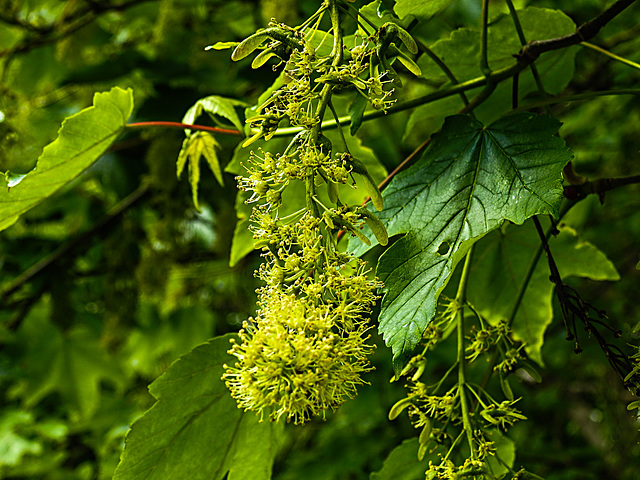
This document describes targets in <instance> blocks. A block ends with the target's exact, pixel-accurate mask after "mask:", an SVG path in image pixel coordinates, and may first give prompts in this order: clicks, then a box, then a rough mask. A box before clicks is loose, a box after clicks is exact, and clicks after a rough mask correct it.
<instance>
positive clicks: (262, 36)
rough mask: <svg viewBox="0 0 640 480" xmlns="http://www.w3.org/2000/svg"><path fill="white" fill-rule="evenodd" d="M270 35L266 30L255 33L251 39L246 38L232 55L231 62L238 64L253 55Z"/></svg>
mask: <svg viewBox="0 0 640 480" xmlns="http://www.w3.org/2000/svg"><path fill="white" fill-rule="evenodd" d="M268 38H269V35H268V33H267V32H265V31H264V30H261V31H259V32H256V33H254V34H253V35H251V36H250V37H247V38H245V39H244V40H243V41H242V42H240V44H239V45H238V46H237V47H236V48H235V49H234V50H233V53H232V54H231V60H233V61H234V62H237V61H238V60H242V59H243V58H244V57H246V56H248V55H251V53H253V51H254V50H255V49H256V48H258V47H259V46H260V45H261V44H262V42H264V41H265V40H267V39H268Z"/></svg>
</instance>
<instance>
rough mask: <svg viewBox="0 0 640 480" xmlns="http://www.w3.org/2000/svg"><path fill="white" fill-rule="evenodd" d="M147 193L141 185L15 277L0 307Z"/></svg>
mask: <svg viewBox="0 0 640 480" xmlns="http://www.w3.org/2000/svg"><path fill="white" fill-rule="evenodd" d="M148 191H149V187H148V186H147V185H142V186H140V187H138V188H137V189H136V190H134V191H133V193H131V194H130V195H129V196H127V197H126V198H124V199H123V200H121V201H120V203H118V204H117V205H116V206H114V207H113V208H112V209H111V210H110V211H109V213H108V214H107V215H105V216H104V217H103V218H102V219H101V220H99V221H98V222H97V223H96V224H95V225H93V226H92V227H91V228H90V229H89V230H87V231H86V232H84V233H82V234H80V235H78V236H77V237H75V238H73V239H71V240H69V241H68V242H67V243H65V244H63V245H61V246H60V247H58V248H57V249H56V250H54V251H53V252H52V253H50V254H49V255H47V256H46V257H45V258H43V259H42V260H40V261H38V262H36V263H35V264H34V265H32V266H31V267H29V268H28V269H27V270H25V271H24V272H23V273H22V274H20V275H19V276H18V277H16V278H15V279H14V280H13V281H12V282H11V283H10V284H9V285H8V286H7V287H6V288H5V289H4V290H3V291H2V292H0V305H1V304H3V303H4V302H5V301H6V299H7V298H9V296H11V295H12V294H13V293H14V292H16V291H17V290H18V289H19V288H20V287H22V286H23V285H24V284H25V283H27V282H29V281H31V280H32V279H33V278H34V277H36V276H37V275H40V274H41V273H42V272H43V271H45V270H47V269H48V268H50V267H51V266H52V265H54V264H55V263H56V262H58V261H60V259H62V258H63V257H66V256H67V255H68V254H69V253H71V252H72V251H74V250H76V249H78V247H80V246H81V245H85V244H88V243H89V240H92V239H93V238H94V237H96V236H98V235H100V234H102V233H104V232H105V231H106V230H107V229H108V228H110V227H111V226H112V225H113V223H114V222H115V221H117V220H118V219H119V218H120V217H121V216H122V215H123V214H124V212H126V211H127V210H128V209H129V208H131V207H132V206H133V205H135V204H136V203H137V202H138V201H140V200H141V199H142V198H143V197H144V196H145V195H146V194H147V192H148Z"/></svg>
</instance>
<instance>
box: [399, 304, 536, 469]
mask: <svg viewBox="0 0 640 480" xmlns="http://www.w3.org/2000/svg"><path fill="white" fill-rule="evenodd" d="M444 300H445V305H446V306H445V308H444V309H441V310H440V313H439V315H438V316H437V317H436V319H434V321H433V322H432V323H431V324H430V325H429V328H427V329H426V330H425V332H424V334H423V339H422V345H423V351H422V353H421V354H419V355H416V356H414V357H413V358H412V359H411V360H410V361H409V362H408V363H407V365H406V367H405V368H404V369H403V370H402V371H401V372H400V376H404V377H406V379H407V380H406V385H405V387H406V388H407V396H406V397H405V398H402V399H401V400H399V401H398V402H396V404H395V405H394V406H393V407H392V408H391V410H390V413H389V418H390V419H392V420H393V419H394V418H396V417H397V416H398V415H399V414H400V413H401V412H402V411H405V410H406V412H407V414H408V417H409V420H410V421H411V423H412V424H413V426H414V427H415V428H416V429H421V433H420V435H419V437H418V443H419V447H418V458H419V459H422V458H424V457H425V455H427V453H429V454H430V462H429V468H428V470H427V471H426V472H425V477H426V478H427V479H461V478H470V479H483V478H495V476H496V475H495V471H494V470H495V468H496V465H497V464H500V463H501V462H502V461H503V459H502V458H501V455H502V454H503V452H502V451H501V449H500V447H499V445H500V442H498V441H497V440H498V439H499V438H500V437H501V436H502V435H503V433H505V432H506V431H507V430H508V429H509V428H510V427H511V426H512V425H513V424H514V423H516V422H518V421H520V420H526V417H525V416H524V415H522V413H521V412H520V411H518V410H517V409H516V408H515V407H514V405H515V404H516V402H517V400H516V399H514V398H513V393H512V391H511V388H510V387H509V384H508V381H507V376H508V375H509V374H510V373H512V372H513V371H514V370H515V369H516V368H518V367H522V368H525V369H527V370H530V369H532V368H533V366H532V365H531V364H530V362H527V361H526V359H525V358H524V350H523V345H522V344H520V343H518V342H516V341H515V340H514V339H513V334H512V330H511V328H510V327H509V325H508V324H507V322H505V321H500V322H497V323H496V324H494V325H490V324H489V323H488V322H487V321H486V320H485V319H483V318H482V317H481V315H480V314H479V313H478V312H477V310H476V309H475V308H474V307H473V306H472V305H470V304H469V303H464V304H463V303H462V302H459V301H458V300H450V299H444ZM467 311H469V312H471V313H473V314H475V316H476V320H477V324H476V325H472V326H471V327H470V328H469V327H467V328H464V325H465V322H464V318H465V312H467ZM468 318H471V316H470V315H469V316H468ZM452 328H455V329H460V331H458V332H457V339H458V362H457V363H456V364H455V365H454V366H453V367H452V368H451V369H449V370H448V371H447V372H446V373H445V374H444V376H443V377H442V378H441V379H440V380H439V381H437V382H435V383H434V384H431V385H428V384H426V383H424V382H423V381H422V377H425V376H426V375H428V374H429V373H430V372H427V370H426V366H427V358H426V354H427V352H428V351H430V350H433V349H434V348H436V347H437V346H438V344H439V343H440V342H441V341H442V340H443V339H446V337H447V336H448V334H449V333H451V331H452ZM480 357H484V358H486V359H487V360H489V365H488V367H487V370H488V371H487V375H490V374H492V373H494V372H496V373H497V374H498V376H499V378H500V385H501V387H502V390H503V393H504V395H505V397H507V398H506V399H504V400H496V399H495V398H494V395H495V394H494V393H492V394H489V393H488V392H487V390H485V388H484V386H480V385H477V384H475V383H471V382H469V381H468V380H467V377H466V373H465V370H466V365H469V364H471V363H473V362H476V360H478V359H479V358H480ZM454 367H457V368H454ZM456 370H457V372H458V375H457V380H454V381H451V380H452V379H451V378H450V377H451V376H452V375H451V374H452V373H453V372H455V371H456ZM531 371H532V373H534V374H535V371H534V370H531ZM487 378H489V377H488V376H487ZM483 382H485V383H486V380H484V381H483ZM464 437H466V439H467V443H468V444H469V452H470V455H469V457H467V458H464V457H462V456H457V455H453V451H454V447H455V446H456V444H457V443H458V442H460V441H461V440H462V439H463V438H464ZM443 452H444V453H443ZM438 456H439V457H440V460H439V461H437V460H434V459H437V458H438Z"/></svg>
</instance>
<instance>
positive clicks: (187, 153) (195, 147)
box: [176, 132, 224, 210]
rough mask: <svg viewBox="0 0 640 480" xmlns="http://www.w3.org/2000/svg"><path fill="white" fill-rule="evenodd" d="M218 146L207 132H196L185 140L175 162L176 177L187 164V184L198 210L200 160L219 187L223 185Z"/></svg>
mask: <svg viewBox="0 0 640 480" xmlns="http://www.w3.org/2000/svg"><path fill="white" fill-rule="evenodd" d="M218 148H220V144H219V143H218V142H217V141H216V139H215V138H214V136H213V135H211V134H210V133H208V132H196V133H193V134H191V135H189V136H188V137H187V138H185V140H184V142H183V143H182V149H181V150H180V154H179V155H178V161H177V162H176V166H177V174H178V177H180V175H181V174H182V171H183V170H184V167H185V165H186V164H187V163H188V164H189V184H190V185H191V196H192V199H193V204H194V205H195V207H196V208H197V209H198V210H199V209H200V207H199V205H198V183H200V158H201V157H204V158H205V160H206V161H207V165H209V168H210V169H211V171H212V172H213V174H214V175H215V177H216V180H218V183H219V184H220V185H223V183H224V180H223V178H222V168H220V161H219V160H218V153H217V152H216V149H218Z"/></svg>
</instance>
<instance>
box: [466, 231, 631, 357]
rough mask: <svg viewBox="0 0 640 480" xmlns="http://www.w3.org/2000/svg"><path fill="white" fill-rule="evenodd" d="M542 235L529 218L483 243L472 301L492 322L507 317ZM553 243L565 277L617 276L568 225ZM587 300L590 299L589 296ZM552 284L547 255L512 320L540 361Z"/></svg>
mask: <svg viewBox="0 0 640 480" xmlns="http://www.w3.org/2000/svg"><path fill="white" fill-rule="evenodd" d="M539 245H540V239H539V237H538V234H537V233H536V231H535V228H534V226H533V224H532V223H531V222H527V223H525V224H524V225H523V226H521V227H517V228H515V227H513V226H509V227H508V228H504V229H500V230H499V231H495V232H492V233H491V234H490V235H487V236H486V237H485V238H483V239H482V241H481V242H479V244H478V247H477V249H476V251H475V253H474V262H473V267H472V270H471V281H470V282H469V286H468V290H467V292H468V299H469V301H470V302H471V304H472V305H474V307H475V308H476V309H477V310H478V312H479V313H480V314H481V315H482V316H483V317H484V318H486V319H487V320H488V321H489V322H491V323H493V324H496V323H497V322H499V321H500V320H501V319H505V318H508V317H509V315H510V314H511V311H512V309H513V306H514V302H515V301H516V297H517V294H518V292H519V290H520V288H521V287H522V284H523V282H524V280H525V274H526V272H527V269H528V268H529V265H530V264H531V261H532V259H533V257H534V254H535V251H536V249H537V248H538V246H539ZM549 246H550V248H551V252H552V254H553V258H554V260H555V262H556V265H557V266H558V270H559V272H560V275H561V276H562V278H563V279H564V278H567V277H570V276H579V277H585V278H589V279H591V280H609V281H615V280H619V278H620V276H619V275H618V272H617V271H616V268H615V267H614V266H613V264H612V263H611V262H610V261H609V260H608V259H607V257H606V256H605V254H604V253H602V252H601V251H600V250H598V248H596V247H595V246H593V245H592V244H590V243H587V242H584V241H582V240H580V238H579V237H578V235H577V234H576V232H575V231H574V230H573V229H571V228H569V227H561V228H560V234H559V235H557V236H555V237H551V239H550V240H549ZM586 300H589V299H586ZM552 301H553V283H551V282H550V281H549V267H548V264H547V261H546V259H545V258H544V255H543V256H542V258H541V259H540V260H539V261H538V264H537V266H536V269H535V271H534V273H533V276H532V277H531V280H530V281H529V284H528V285H527V289H526V291H525V295H524V297H523V299H522V302H521V303H520V306H519V308H518V312H517V314H516V317H515V318H514V320H513V329H514V334H515V337H516V338H517V339H519V340H522V341H523V342H525V344H526V349H527V353H528V354H529V356H530V357H531V358H532V359H533V360H535V361H537V362H539V363H542V356H541V352H540V349H541V347H542V343H543V337H544V332H545V330H546V329H547V326H548V325H549V323H551V320H552V318H553V308H552Z"/></svg>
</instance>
